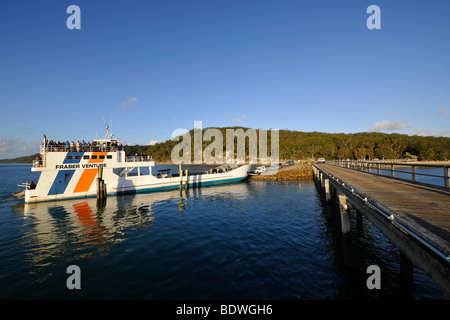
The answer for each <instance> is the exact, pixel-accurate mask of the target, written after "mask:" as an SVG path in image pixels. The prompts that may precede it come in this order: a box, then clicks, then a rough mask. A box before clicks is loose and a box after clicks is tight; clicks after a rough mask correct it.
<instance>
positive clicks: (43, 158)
mask: <svg viewBox="0 0 450 320" xmlns="http://www.w3.org/2000/svg"><path fill="white" fill-rule="evenodd" d="M250 168H251V164H245V165H242V166H240V167H239V166H237V165H231V166H221V167H219V168H215V169H214V170H210V171H207V172H202V173H189V172H188V173H187V174H186V173H185V174H179V172H175V173H172V172H171V170H157V167H156V164H155V161H154V160H153V159H152V158H151V157H149V156H137V155H134V156H129V155H126V153H125V151H124V150H123V148H122V146H121V145H120V144H119V141H118V140H117V139H114V137H113V135H112V134H111V135H109V136H106V137H105V139H96V140H93V141H92V143H84V141H83V142H81V143H79V142H77V143H76V144H74V143H70V144H69V143H68V142H65V143H60V142H59V141H58V142H57V143H54V142H53V141H50V142H49V141H48V140H47V139H46V138H45V136H44V142H43V143H42V145H41V150H40V156H39V157H38V159H36V160H34V161H33V165H32V168H31V170H32V171H38V172H40V177H39V180H38V182H37V183H36V184H35V185H33V187H27V188H26V190H25V203H31V202H42V201H56V200H65V199H74V198H87V197H96V196H97V194H98V191H99V190H98V189H99V186H101V185H103V186H105V187H104V190H106V192H105V194H106V195H107V196H117V195H123V194H131V193H143V192H152V191H161V190H169V189H177V188H180V186H181V185H184V187H186V184H187V186H188V187H201V186H205V185H210V184H218V183H230V182H237V181H241V180H243V179H245V178H247V176H248V173H249V171H250ZM183 171H184V170H182V171H181V173H183ZM98 178H101V181H102V183H98V182H97V181H100V180H99V179H98ZM102 188H103V187H102ZM102 192H103V190H102Z"/></svg>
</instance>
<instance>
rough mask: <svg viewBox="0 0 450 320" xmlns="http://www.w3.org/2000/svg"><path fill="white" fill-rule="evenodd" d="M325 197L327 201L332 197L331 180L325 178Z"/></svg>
mask: <svg viewBox="0 0 450 320" xmlns="http://www.w3.org/2000/svg"><path fill="white" fill-rule="evenodd" d="M324 182H325V183H324V184H325V199H326V201H330V199H331V193H330V180H328V179H325V181H324Z"/></svg>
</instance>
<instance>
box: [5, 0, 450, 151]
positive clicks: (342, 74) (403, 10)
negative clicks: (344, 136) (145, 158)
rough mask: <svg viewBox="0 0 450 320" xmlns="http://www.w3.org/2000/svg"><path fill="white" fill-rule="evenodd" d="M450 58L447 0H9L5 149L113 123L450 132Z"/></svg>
mask: <svg viewBox="0 0 450 320" xmlns="http://www.w3.org/2000/svg"><path fill="white" fill-rule="evenodd" d="M70 5H77V6H78V7H79V8H80V15H79V17H80V19H79V20H73V18H74V17H75V16H74V12H73V11H69V13H67V9H68V7H69V6H70ZM370 5H377V6H378V7H379V9H380V16H379V22H380V26H381V28H380V29H369V28H368V26H367V20H368V19H369V21H370V22H372V18H373V17H374V16H373V12H372V11H370V12H369V13H367V8H368V7H369V6H370ZM68 20H69V25H70V24H72V23H75V22H79V26H80V28H79V29H69V28H68V24H67V23H68ZM449 57H450V1H447V0H433V1H425V0H420V1H411V0H410V1H394V0H389V1H385V0H370V1H365V0H358V1H356V0H353V1H352V0H342V1H337V0H328V1H324V0H314V1H313V0H309V1H306V0H305V1H302V0H227V1H225V0H221V1H219V0H201V1H200V0H184V1H180V0H158V1H156V0H147V1H137V0H128V1H112V0H111V1H100V0H96V1H93V0H89V1H82V0H71V1H65V0H54V1H45V0H40V1H35V0H33V1H27V0H22V1H17V0H2V1H1V2H0V108H1V109H0V110H1V118H0V159H5V158H13V157H18V156H23V155H30V154H34V153H36V152H38V150H39V148H38V145H39V144H40V143H41V141H42V139H43V134H45V135H46V136H47V137H48V138H49V139H53V140H69V141H70V140H73V141H77V140H80V141H81V140H83V139H84V140H85V141H91V140H92V139H95V138H96V137H98V138H103V137H104V136H105V133H106V131H105V122H107V123H108V124H109V125H110V128H111V132H112V133H114V135H115V137H116V138H118V139H120V140H121V141H123V142H124V143H125V144H140V145H145V144H150V143H152V142H155V141H159V142H163V141H165V140H168V139H170V138H171V136H172V133H174V132H175V131H177V130H179V129H187V130H190V129H192V128H193V127H194V121H201V123H202V127H203V128H207V127H223V126H244V127H250V128H255V129H260V128H263V129H289V130H296V131H306V132H309V131H320V132H330V133H337V132H343V133H356V132H386V133H392V132H396V133H402V134H411V135H412V134H417V135H429V136H446V137H450V114H449V111H450V58H449Z"/></svg>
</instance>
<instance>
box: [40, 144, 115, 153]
mask: <svg viewBox="0 0 450 320" xmlns="http://www.w3.org/2000/svg"><path fill="white" fill-rule="evenodd" d="M122 150H123V147H122V146H105V145H103V146H102V145H95V146H93V145H80V146H66V145H46V146H44V145H41V153H44V152H116V151H122Z"/></svg>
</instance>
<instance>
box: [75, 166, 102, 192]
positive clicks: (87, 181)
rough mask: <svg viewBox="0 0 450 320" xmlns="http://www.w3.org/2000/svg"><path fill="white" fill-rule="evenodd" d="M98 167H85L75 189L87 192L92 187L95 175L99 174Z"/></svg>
mask: <svg viewBox="0 0 450 320" xmlns="http://www.w3.org/2000/svg"><path fill="white" fill-rule="evenodd" d="M97 172H98V170H97V169H85V170H84V171H83V173H82V174H81V177H80V180H78V183H77V185H76V187H75V189H74V190H73V192H74V193H76V192H87V191H89V189H90V188H91V185H92V182H94V179H95V177H96V176H97Z"/></svg>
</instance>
